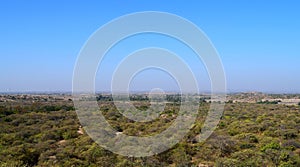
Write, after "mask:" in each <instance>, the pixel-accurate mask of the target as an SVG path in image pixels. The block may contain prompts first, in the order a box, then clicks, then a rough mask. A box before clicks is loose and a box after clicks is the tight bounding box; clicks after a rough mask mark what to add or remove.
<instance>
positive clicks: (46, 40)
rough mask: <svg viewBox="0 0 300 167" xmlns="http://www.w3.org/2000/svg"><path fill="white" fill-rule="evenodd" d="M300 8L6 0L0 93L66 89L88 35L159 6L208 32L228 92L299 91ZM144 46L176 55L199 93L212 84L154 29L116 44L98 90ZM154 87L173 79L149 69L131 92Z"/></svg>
mask: <svg viewBox="0 0 300 167" xmlns="http://www.w3.org/2000/svg"><path fill="white" fill-rule="evenodd" d="M299 7H300V2H298V1H296V0H288V1H271V0H267V1H259V0H253V1H238V0H230V1H226V2H225V1H205V2H204V1H190V2H185V1H179V0H175V1H164V2H161V1H158V0H153V1H147V2H140V1H137V0H134V1H130V3H128V2H127V3H126V1H109V2H108V1H107V2H93V3H84V2H73V1H65V2H61V1H43V2H41V1H37V0H35V1H30V2H28V1H5V2H2V4H1V7H0V9H1V10H0V19H1V26H0V35H1V38H0V47H1V52H0V57H1V61H0V76H1V78H0V92H7V93H9V92H30V91H41V92H45V91H50V92H63V91H71V90H72V77H73V69H74V65H75V63H76V59H77V55H78V53H79V51H80V49H81V47H82V46H83V45H84V43H85V42H86V40H87V39H88V38H89V37H90V35H91V34H92V33H93V32H95V31H96V30H97V29H98V28H100V27H101V26H102V25H104V24H106V23H107V22H109V21H111V20H113V19H115V18H117V17H120V16H122V15H125V14H130V13H134V12H142V11H162V12H169V13H173V14H176V15H178V16H181V17H183V18H186V19H188V20H190V21H191V22H193V23H194V24H196V25H197V26H198V27H199V28H200V29H202V30H203V31H204V33H206V35H207V36H208V38H209V39H210V40H211V42H212V43H213V45H214V46H215V48H216V49H217V51H218V53H219V56H220V57H221V60H222V62H223V66H224V70H225V74H226V78H227V89H228V91H229V92H249V91H259V92H270V93H300V86H299V85H300V77H299V74H300V68H299V63H300V47H299V46H300V31H299V30H300V21H299V17H300V11H299ZM174 28H176V27H174ZM145 47H163V48H167V49H169V50H170V51H173V52H175V53H176V54H178V55H179V56H180V57H181V58H182V59H184V60H185V61H186V62H187V63H188V64H189V65H190V68H191V69H192V71H193V72H194V73H195V74H196V76H197V77H196V78H197V81H198V83H199V87H200V91H202V92H203V91H208V90H209V89H210V82H209V77H208V75H207V73H206V69H205V67H204V65H203V64H202V62H201V61H200V60H197V59H196V58H195V57H196V56H195V54H194V53H193V52H192V51H191V50H189V48H188V47H186V46H184V45H182V43H180V42H179V41H176V40H174V39H172V38H169V37H166V36H161V35H157V34H143V35H141V36H139V35H138V36H133V37H130V38H128V39H126V40H124V41H121V42H120V43H118V45H116V46H115V47H113V48H112V49H111V51H110V52H108V53H107V55H106V57H105V59H104V61H103V62H102V65H101V66H100V68H99V70H98V72H97V75H96V76H97V77H96V89H97V90H98V91H106V90H108V89H109V88H110V80H111V76H112V74H113V71H114V69H115V67H116V66H117V65H118V63H119V62H120V61H121V60H122V58H124V56H126V55H128V54H129V53H131V52H133V51H135V50H137V49H141V48H145ZM178 70H180V69H178ZM154 75H155V76H156V80H153V79H152V78H151V76H154ZM155 87H161V88H162V89H164V90H165V91H167V92H168V91H176V90H178V85H177V84H176V81H175V80H174V78H172V77H171V76H170V75H169V74H167V73H165V72H163V71H160V70H153V69H152V70H146V71H144V72H141V73H139V74H137V75H136V76H135V77H134V79H133V81H132V83H131V85H130V88H131V90H132V91H143V90H151V88H155Z"/></svg>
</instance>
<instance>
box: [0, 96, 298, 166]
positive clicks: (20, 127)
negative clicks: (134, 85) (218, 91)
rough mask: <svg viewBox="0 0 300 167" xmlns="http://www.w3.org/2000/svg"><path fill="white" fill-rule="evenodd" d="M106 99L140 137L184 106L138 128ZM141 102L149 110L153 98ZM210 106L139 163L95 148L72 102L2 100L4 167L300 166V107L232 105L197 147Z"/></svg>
mask: <svg viewBox="0 0 300 167" xmlns="http://www.w3.org/2000/svg"><path fill="white" fill-rule="evenodd" d="M101 99H102V100H103V101H101V104H100V108H101V111H102V112H103V113H104V115H105V117H106V118H107V119H108V120H109V122H110V123H111V125H112V126H113V127H114V128H116V129H117V130H118V131H122V132H123V133H124V134H128V135H135V136H146V135H152V134H155V133H159V132H161V131H162V130H164V129H165V128H166V127H168V126H170V125H171V124H172V121H173V120H174V119H175V117H176V113H177V111H178V107H179V104H178V103H177V102H176V100H174V101H173V102H170V103H169V104H168V105H167V106H166V109H165V111H164V112H163V113H162V114H161V116H160V118H159V119H156V120H154V121H152V122H148V123H135V122H133V121H130V120H128V119H126V118H125V117H123V116H122V115H121V114H120V113H119V112H118V111H117V110H116V108H115V106H114V105H113V102H112V101H111V99H110V98H105V97H101V98H98V100H101ZM132 100H137V99H134V98H133V99H132ZM134 104H135V106H136V107H138V108H139V109H145V108H147V107H148V104H147V99H146V100H143V101H134ZM208 109H209V103H206V102H205V101H203V102H201V105H200V109H199V116H198V117H197V121H196V122H195V124H194V126H193V128H192V129H191V131H190V132H189V134H188V135H186V137H185V138H184V139H183V140H182V141H181V142H180V143H178V144H177V145H176V146H175V147H173V148H172V149H170V150H168V151H166V152H163V153H161V154H159V155H155V156H151V157H144V158H133V157H124V156H120V155H116V154H114V153H112V152H110V151H107V150H105V149H103V148H101V147H100V146H98V145H97V144H96V143H94V142H93V140H91V139H90V138H89V136H88V135H86V134H85V133H84V131H83V130H82V129H81V128H80V123H79V121H78V119H77V116H76V112H75V111H74V108H73V105H72V101H71V100H58V101H55V100H54V101H51V102H49V101H47V100H45V101H38V102H34V103H33V102H26V100H24V101H15V102H2V103H0V126H1V128H0V166H124V167H125V166H198V165H199V164H202V165H207V166H220V167H221V166H228V167H229V166H230V167H231V166H282V167H283V166H284V167H288V166H300V136H299V130H300V112H299V106H287V105H281V104H272V103H259V104H255V103H251V104H250V103H227V104H226V106H225V112H224V115H223V117H222V119H221V121H220V123H219V125H218V129H217V130H216V131H215V132H214V133H213V134H212V135H211V137H210V138H209V139H208V140H206V141H205V142H202V143H197V142H196V141H195V137H196V135H197V134H199V132H200V130H201V126H202V123H203V120H204V119H205V115H206V113H207V111H208ZM82 132H83V133H82Z"/></svg>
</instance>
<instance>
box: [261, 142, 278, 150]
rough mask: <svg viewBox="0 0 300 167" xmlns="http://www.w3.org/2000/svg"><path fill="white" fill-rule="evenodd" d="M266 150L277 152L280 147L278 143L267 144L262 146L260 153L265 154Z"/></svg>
mask: <svg viewBox="0 0 300 167" xmlns="http://www.w3.org/2000/svg"><path fill="white" fill-rule="evenodd" d="M267 149H274V150H279V149H280V145H279V144H278V143H274V142H272V143H270V144H267V145H265V146H263V147H262V148H261V151H262V152H265V151H266V150H267Z"/></svg>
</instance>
